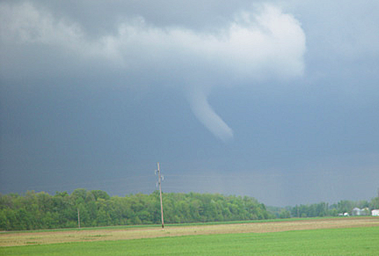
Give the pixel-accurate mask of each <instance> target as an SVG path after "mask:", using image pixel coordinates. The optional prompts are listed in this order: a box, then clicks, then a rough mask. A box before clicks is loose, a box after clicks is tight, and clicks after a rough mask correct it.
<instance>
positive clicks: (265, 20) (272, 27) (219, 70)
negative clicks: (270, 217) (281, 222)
mask: <svg viewBox="0 0 379 256" xmlns="http://www.w3.org/2000/svg"><path fill="white" fill-rule="evenodd" d="M377 13H379V2H378V1H374V0H363V1H342V0H337V1H324V0H321V1H304V0H302V1H300V0H290V1H246V0H238V1H226V0H220V1H197V0H191V1H173V0H166V1H163V0H157V1H146V0H139V1H134V0H131V1H118V0H115V1H84V0H82V1H47V0H46V1H45V0H40V1H37V0H34V1H1V2H0V29H1V30H0V32H1V37H0V193H25V192H26V191H28V190H34V191H37V192H38V191H46V192H48V193H51V194H54V193H55V192H56V191H68V192H69V193H70V192H72V191H73V190H74V189H76V188H86V189H89V190H92V189H100V190H104V191H106V192H108V193H109V194H110V195H119V196H124V195H127V194H135V193H151V192H153V191H154V190H156V189H157V187H156V182H157V179H158V178H157V176H155V174H154V171H155V170H156V169H157V162H159V163H160V167H161V172H162V174H163V175H164V181H163V183H162V189H163V191H164V192H183V193H188V192H199V193H220V194H225V195H241V196H252V197H255V198H257V199H258V200H259V201H260V202H262V203H264V204H266V205H272V206H286V205H295V204H310V203H318V202H322V201H324V202H330V203H335V202H338V201H339V200H344V199H347V200H370V199H371V198H373V197H375V196H376V193H377V189H378V188H379V115H378V110H379V86H378V81H379V61H378V60H379V32H378V29H377V24H379V16H378V15H377Z"/></svg>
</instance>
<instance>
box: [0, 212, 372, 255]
mask: <svg viewBox="0 0 379 256" xmlns="http://www.w3.org/2000/svg"><path fill="white" fill-rule="evenodd" d="M0 238H1V240H0V241H1V243H0V244H1V246H2V247H1V248H0V254H1V255H83V256H85V255H252V254H254V255H378V251H379V218H341V219H338V218H336V219H310V220H307V219H306V220H299V221H283V222H262V223H241V224H222V225H201V226H173V227H166V228H165V230H162V229H161V228H152V227H147V228H131V229H127V230H119V229H101V230H99V229H93V230H79V231H75V230H69V231H56V232H26V233H25V232H20V233H19V232H17V233H16V232H13V233H12V232H11V233H2V234H1V235H0Z"/></svg>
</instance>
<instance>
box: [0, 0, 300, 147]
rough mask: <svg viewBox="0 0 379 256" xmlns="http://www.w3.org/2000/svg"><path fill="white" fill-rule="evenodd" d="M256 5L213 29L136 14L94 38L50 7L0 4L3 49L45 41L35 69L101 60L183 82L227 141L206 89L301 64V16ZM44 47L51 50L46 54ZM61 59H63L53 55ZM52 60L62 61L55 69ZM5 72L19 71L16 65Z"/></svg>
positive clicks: (151, 79) (292, 71)
mask: <svg viewBox="0 0 379 256" xmlns="http://www.w3.org/2000/svg"><path fill="white" fill-rule="evenodd" d="M258 9H259V11H258V12H256V13H250V12H246V11H245V12H241V13H237V14H235V15H234V17H233V19H232V20H231V21H230V22H229V24H225V25H224V26H225V27H220V28H219V29H218V32H217V33H210V32H204V31H202V32H199V31H195V30H190V29H188V28H182V27H167V26H165V27H159V26H157V24H149V23H147V21H146V20H145V18H144V17H142V16H140V17H136V18H134V19H131V20H128V21H122V22H121V23H119V24H118V25H117V33H116V34H104V35H101V36H100V37H98V38H97V39H93V38H89V37H87V36H86V31H84V30H83V27H82V26H81V25H80V24H77V23H75V22H73V21H71V20H67V19H64V18H57V17H54V16H53V14H52V13H51V12H48V10H41V9H39V8H38V7H36V6H34V5H32V4H30V3H23V4H20V5H5V4H4V5H3V8H2V16H3V21H4V22H3V23H2V31H3V39H4V40H3V42H4V45H5V46H6V47H4V51H9V49H7V48H11V49H12V48H13V49H14V45H15V44H17V45H18V46H19V47H22V48H24V47H25V46H26V45H28V46H31V47H43V49H41V50H40V51H41V52H40V51H38V50H36V52H33V54H34V55H35V58H34V61H36V62H37V61H39V60H41V58H42V61H43V62H46V64H45V65H43V64H42V65H39V66H38V68H39V69H41V68H42V70H43V71H44V72H42V70H41V72H38V71H37V70H34V71H32V72H33V73H40V74H41V73H42V74H43V73H49V74H52V73H56V72H58V73H61V71H62V69H65V70H70V69H74V70H75V69H77V67H76V66H72V65H70V63H80V62H83V63H82V64H81V65H84V66H87V67H88V66H93V64H92V63H96V62H100V63H105V65H104V66H105V70H103V71H102V72H105V73H107V72H109V71H108V70H107V69H111V68H112V67H113V68H114V67H116V66H119V67H121V71H122V72H125V73H126V74H127V76H128V77H133V78H134V80H142V79H143V80H146V82H147V83H150V84H151V85H152V86H156V84H157V81H160V82H161V83H163V84H172V85H174V86H176V87H183V88H185V90H187V91H189V93H188V98H189V101H190V104H191V107H192V110H193V111H194V114H195V115H196V117H197V118H198V119H199V120H200V121H201V122H202V123H203V124H204V125H205V127H207V128H208V129H209V130H210V131H211V132H212V133H213V134H214V135H215V136H216V137H218V138H220V139H222V140H224V141H226V140H228V139H230V138H232V137H233V132H232V130H231V128H229V126H228V125H227V124H226V123H225V122H224V121H223V120H222V119H221V118H220V117H219V116H218V115H217V114H216V113H215V112H214V111H213V109H212V108H211V106H210V105H209V103H208V101H207V96H208V93H209V90H210V88H211V87H214V86H220V85H224V86H225V85H228V86H231V85H233V84H238V83H241V82H242V83H245V84H246V83H252V82H253V81H257V80H262V79H263V80H264V79H267V78H271V79H272V78H274V77H278V78H290V77H295V76H299V75H301V74H302V72H303V69H304V64H303V54H304V51H305V35H304V33H303V31H302V29H301V27H300V24H299V22H298V21H297V20H296V19H295V18H294V17H293V16H291V15H288V14H283V13H282V11H281V10H280V9H279V8H278V7H276V6H272V5H263V6H260V7H259V8H258ZM45 47H47V48H51V49H49V50H47V53H48V56H46V55H47V54H46V50H45V49H44V48H45ZM61 53H64V55H65V56H60V55H61ZM4 54H5V53H4ZM27 54H28V53H27ZM67 55H69V58H68V59H67ZM24 57H25V56H24V55H20V56H19V58H20V59H18V60H17V59H15V60H10V61H11V62H13V61H16V62H17V63H18V65H17V68H20V67H19V64H20V63H22V61H21V59H22V58H24ZM61 58H64V60H62V62H61V61H57V60H61ZM51 62H55V63H57V62H59V63H60V64H59V66H58V67H57V66H56V65H54V64H52V63H51ZM62 63H63V65H62ZM64 64H66V65H67V67H65V66H64ZM29 65H31V66H32V67H35V65H33V64H31V63H29V64H27V65H26V66H24V68H23V69H25V70H31V69H32V67H29ZM4 72H6V74H7V73H8V72H9V73H14V74H15V73H17V74H19V72H17V71H16V70H7V71H4ZM173 72H174V73H175V74H174V75H173ZM37 75H38V74H37ZM43 75H45V74H43ZM5 76H7V75H5ZM158 85H159V83H158Z"/></svg>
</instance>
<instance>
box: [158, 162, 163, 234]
mask: <svg viewBox="0 0 379 256" xmlns="http://www.w3.org/2000/svg"><path fill="white" fill-rule="evenodd" d="M157 166H158V170H157V171H158V186H159V197H160V200H161V219H162V228H164V218H163V202H162V185H161V183H162V176H161V170H160V169H159V163H157Z"/></svg>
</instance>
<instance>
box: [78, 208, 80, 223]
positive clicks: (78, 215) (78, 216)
mask: <svg viewBox="0 0 379 256" xmlns="http://www.w3.org/2000/svg"><path fill="white" fill-rule="evenodd" d="M78 227H79V228H80V211H79V208H78Z"/></svg>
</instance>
